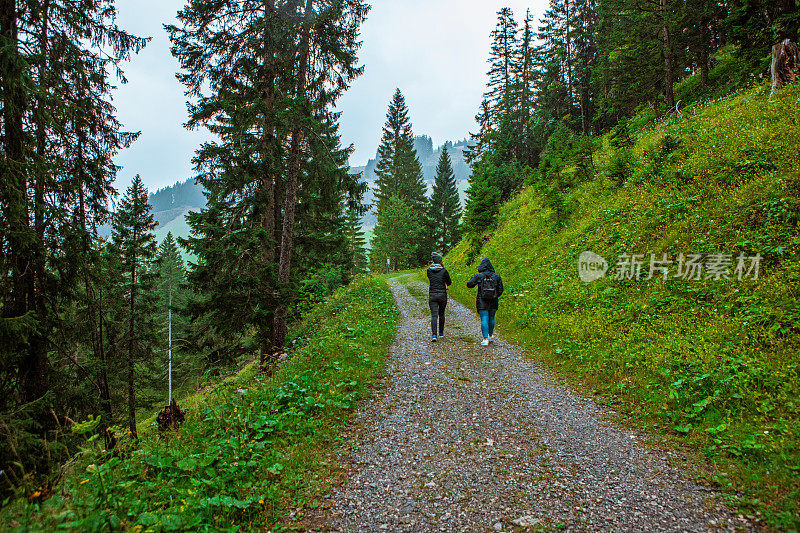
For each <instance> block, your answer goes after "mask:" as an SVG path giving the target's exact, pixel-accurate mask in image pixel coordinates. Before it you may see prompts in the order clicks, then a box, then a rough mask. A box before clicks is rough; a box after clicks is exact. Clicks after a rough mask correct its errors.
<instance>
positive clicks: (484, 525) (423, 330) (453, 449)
mask: <svg viewBox="0 0 800 533" xmlns="http://www.w3.org/2000/svg"><path fill="white" fill-rule="evenodd" d="M409 285H411V286H413V289H412V292H413V293H415V294H427V287H425V286H424V285H423V284H421V283H419V282H405V283H404V282H395V283H394V285H393V286H392V290H393V292H394V296H395V299H396V300H397V303H398V306H399V308H400V310H401V312H402V321H401V324H400V327H399V330H398V333H397V337H396V340H395V343H394V345H393V347H392V348H391V350H390V352H389V355H388V359H387V372H386V380H385V386H384V387H382V388H380V389H379V390H378V392H377V393H376V394H375V395H374V396H373V397H372V398H370V399H369V400H367V401H366V402H365V403H364V404H363V406H362V407H361V408H360V409H358V410H357V412H356V413H355V426H354V427H355V428H358V429H357V430H356V431H354V433H353V435H352V437H353V438H354V439H355V444H354V448H353V451H352V454H351V456H350V457H347V458H343V459H342V460H343V462H344V463H345V468H346V478H345V481H344V482H343V483H342V484H341V486H339V487H337V488H336V489H335V490H334V491H333V493H332V494H329V495H327V501H323V505H322V506H321V507H320V508H319V509H318V510H317V512H316V515H315V516H314V517H311V518H310V519H309V521H308V522H307V523H306V524H307V526H308V527H309V528H310V529H315V530H318V531H347V532H351V531H353V532H355V531H359V532H361V531H364V532H380V531H420V532H429V531H490V532H491V531H547V530H554V529H561V530H566V531H709V530H711V531H734V530H752V529H756V528H757V526H756V525H754V524H753V523H752V522H750V521H749V520H748V519H747V517H743V516H742V515H738V514H736V513H735V512H733V511H732V510H730V509H728V508H726V507H725V506H724V505H723V504H722V503H721V499H722V498H721V496H720V495H719V494H718V493H715V492H714V491H712V490H709V489H708V488H704V487H701V486H698V485H697V484H695V483H692V482H691V481H689V480H688V479H687V478H686V476H685V475H684V474H683V473H682V472H681V471H680V470H679V468H680V467H681V465H682V464H684V462H683V461H682V459H681V458H680V457H679V456H678V455H677V454H675V453H673V452H665V451H654V450H649V449H647V448H646V447H645V446H643V444H642V442H641V440H642V438H643V437H642V436H641V435H639V434H637V433H636V432H634V431H631V430H629V429H622V428H620V427H618V426H617V425H615V424H614V423H613V422H611V421H610V419H611V418H612V416H613V413H612V412H611V411H609V410H608V409H607V408H605V407H601V406H599V405H597V404H595V403H594V402H592V401H591V400H588V399H586V398H582V397H580V396H578V395H576V394H575V393H573V392H572V391H571V390H570V389H569V388H568V387H567V386H565V385H564V383H563V382H559V381H558V380H556V379H555V378H554V377H553V376H552V375H551V374H550V373H548V372H547V370H545V369H544V368H542V367H541V366H540V365H538V364H536V363H535V362H534V361H532V360H531V359H530V358H529V357H526V356H525V355H524V354H523V351H522V349H521V348H519V347H518V346H515V345H513V344H510V343H507V342H503V341H502V340H499V341H496V342H495V343H494V344H493V345H490V346H488V347H483V346H480V345H479V340H480V327H479V323H478V319H477V314H476V313H475V311H474V310H471V309H467V308H465V307H464V306H462V305H460V304H458V303H457V302H455V301H453V300H452V299H451V300H450V302H449V303H448V307H447V325H446V329H445V338H444V339H443V340H440V341H439V342H436V343H431V341H430V337H429V332H430V329H429V328H430V318H429V311H428V307H427V302H426V301H425V298H415V297H414V296H412V294H411V293H410V292H409V290H408V286H409ZM501 305H502V304H501ZM497 318H498V329H500V330H501V331H502V327H503V313H502V306H501V310H500V311H499V312H498V315H497Z"/></svg>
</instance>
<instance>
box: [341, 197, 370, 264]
mask: <svg viewBox="0 0 800 533" xmlns="http://www.w3.org/2000/svg"><path fill="white" fill-rule="evenodd" d="M346 235H347V243H348V253H349V257H350V262H351V269H350V272H349V274H350V277H353V276H357V275H359V274H363V273H364V272H366V271H367V266H368V258H367V246H366V240H365V239H364V230H363V228H362V226H361V216H360V215H359V214H358V212H357V211H356V210H355V209H348V210H347V233H346Z"/></svg>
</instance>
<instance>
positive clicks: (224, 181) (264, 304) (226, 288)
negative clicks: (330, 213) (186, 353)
mask: <svg viewBox="0 0 800 533" xmlns="http://www.w3.org/2000/svg"><path fill="white" fill-rule="evenodd" d="M368 10H369V6H367V5H365V4H364V3H363V2H362V1H361V0H343V1H340V0H336V1H334V0H303V1H300V0H284V1H278V0H262V1H245V2H238V1H233V0H223V1H220V2H212V3H209V2H206V1H204V0H191V1H190V2H189V3H188V4H187V6H186V7H185V8H184V9H183V10H182V11H181V12H180V13H179V15H178V20H179V21H180V22H181V25H182V26H181V27H177V26H171V27H169V28H168V30H169V32H170V36H171V38H172V41H173V54H174V55H175V56H176V57H178V59H179V60H180V62H181V66H182V68H183V72H182V73H181V75H180V78H181V80H182V81H183V82H184V83H185V84H186V85H187V87H189V95H190V96H191V97H192V98H194V101H193V103H192V105H191V107H190V112H191V118H190V121H189V125H190V126H194V127H197V126H205V127H207V128H208V129H209V130H210V131H212V132H213V133H215V134H216V135H217V136H218V137H219V139H220V141H219V142H218V143H209V144H206V145H204V146H203V147H201V149H200V150H199V151H198V154H197V157H196V163H197V166H198V169H199V170H200V174H199V175H198V177H197V180H198V182H200V183H201V184H202V185H203V187H204V188H205V190H206V191H207V195H208V199H209V201H208V205H207V207H206V209H204V210H203V211H201V212H200V213H197V214H193V215H190V217H189V224H190V226H191V227H192V236H191V237H190V238H189V239H188V240H187V241H186V245H187V246H188V247H189V250H190V251H192V252H193V253H194V254H195V255H196V256H197V258H198V261H197V266H196V268H194V269H193V271H192V272H191V273H190V280H191V281H192V282H193V284H196V285H197V287H198V289H199V291H200V294H199V295H198V297H197V298H195V299H194V300H193V301H192V302H191V303H190V305H189V309H190V311H191V312H192V314H193V315H194V316H195V317H198V318H199V317H201V316H203V317H204V318H203V319H202V320H196V323H198V324H205V325H206V328H208V329H209V330H214V331H205V332H203V331H198V332H196V333H197V334H198V335H197V336H198V337H202V338H205V339H207V340H210V339H217V340H222V341H223V342H222V345H220V346H216V347H214V351H217V352H228V353H231V350H233V351H235V350H236V349H237V345H238V344H239V343H238V339H240V338H241V337H242V333H243V332H244V331H246V330H247V329H248V328H253V329H254V330H255V331H256V337H257V341H258V345H259V349H260V353H261V359H262V361H263V362H267V360H268V359H269V357H270V356H271V355H272V354H274V353H275V352H276V350H277V349H278V348H279V347H280V346H281V345H282V343H283V339H284V336H285V332H286V327H285V323H284V317H285V316H286V304H287V303H290V302H291V300H292V294H293V288H292V284H291V281H292V271H293V267H292V265H293V261H292V256H293V255H294V254H295V253H296V251H295V246H294V235H295V232H296V208H297V205H298V204H302V203H303V194H304V193H303V184H302V181H303V179H305V176H306V175H307V173H308V169H306V168H305V165H306V164H307V163H308V162H310V161H317V160H324V159H325V158H329V157H330V155H331V152H330V151H331V150H336V149H338V148H337V147H335V146H333V147H331V146H330V145H329V144H328V145H324V144H320V143H313V142H311V141H310V139H314V138H316V137H319V136H324V129H325V127H326V126H324V123H325V122H326V121H327V122H331V121H333V122H335V120H336V117H335V115H333V114H331V112H330V109H329V108H330V106H331V105H332V104H333V103H334V102H335V101H336V99H337V98H338V97H339V96H340V95H341V94H342V92H343V91H344V90H346V88H347V87H348V85H349V83H350V82H351V81H352V80H353V79H354V78H355V77H356V76H357V75H359V74H360V72H361V69H360V68H358V67H357V66H356V52H357V50H358V48H359V46H360V42H359V41H358V35H359V28H360V24H361V22H362V21H363V20H364V18H365V17H366V14H367V12H368ZM209 21H211V22H209ZM206 87H208V90H206ZM206 92H208V93H209V94H208V95H206V94H205V93H206ZM312 147H313V149H314V150H316V149H319V150H322V151H321V152H312V151H311V150H312ZM284 177H285V178H286V179H285V180H284ZM221 302H227V303H226V304H225V305H221Z"/></svg>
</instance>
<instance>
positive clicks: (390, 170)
mask: <svg viewBox="0 0 800 533" xmlns="http://www.w3.org/2000/svg"><path fill="white" fill-rule="evenodd" d="M375 174H376V175H377V178H378V179H377V181H376V187H375V211H376V215H378V216H380V214H381V213H382V212H383V210H384V208H385V206H386V205H387V203H388V201H389V199H390V198H391V197H392V196H396V197H398V198H400V199H402V200H403V201H404V202H405V203H406V204H407V205H409V206H411V207H412V208H414V209H418V210H419V211H418V212H422V209H423V208H424V206H425V183H424V182H423V181H422V168H421V167H420V164H419V159H418V158H417V153H416V151H415V150H414V133H413V132H412V131H411V122H410V121H409V119H408V107H406V101H405V98H404V97H403V94H402V93H401V92H400V89H397V90H396V91H395V93H394V96H393V97H392V101H391V102H390V103H389V109H388V111H387V112H386V124H385V125H384V126H383V136H382V137H381V143H380V145H379V146H378V165H377V168H376V169H375Z"/></svg>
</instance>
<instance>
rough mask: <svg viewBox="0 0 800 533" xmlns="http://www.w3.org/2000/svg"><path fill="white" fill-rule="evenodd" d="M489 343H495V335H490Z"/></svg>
mask: <svg viewBox="0 0 800 533" xmlns="http://www.w3.org/2000/svg"><path fill="white" fill-rule="evenodd" d="M489 344H494V335H489Z"/></svg>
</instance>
